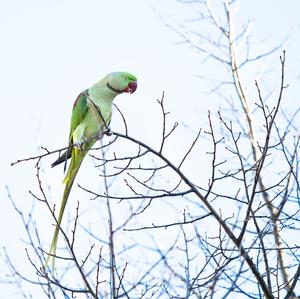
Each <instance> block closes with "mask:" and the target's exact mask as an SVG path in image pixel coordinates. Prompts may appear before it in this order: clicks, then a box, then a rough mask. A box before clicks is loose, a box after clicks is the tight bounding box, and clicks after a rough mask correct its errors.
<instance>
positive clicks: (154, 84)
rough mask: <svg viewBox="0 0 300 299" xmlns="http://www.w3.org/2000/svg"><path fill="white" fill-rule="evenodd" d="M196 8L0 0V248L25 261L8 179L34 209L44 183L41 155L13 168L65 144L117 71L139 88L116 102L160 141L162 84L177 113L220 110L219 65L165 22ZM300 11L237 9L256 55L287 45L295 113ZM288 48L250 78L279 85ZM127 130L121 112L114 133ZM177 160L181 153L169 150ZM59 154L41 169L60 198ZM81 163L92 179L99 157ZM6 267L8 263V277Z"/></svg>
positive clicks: (145, 135) (299, 5)
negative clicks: (86, 95) (79, 104)
mask: <svg viewBox="0 0 300 299" xmlns="http://www.w3.org/2000/svg"><path fill="white" fill-rule="evenodd" d="M190 11H191V10H190V8H189V7H188V6H186V7H183V6H182V5H180V4H178V3H177V1H175V0H160V1H159V0H152V1H150V0H149V1H146V0H128V1H122V0H111V1H100V0H85V1H79V0H54V1H46V0H26V1H22V0H10V1H4V0H2V1H0V38H1V46H0V88H1V95H2V96H1V103H2V110H1V118H0V122H1V127H2V134H1V135H2V146H1V153H2V154H1V162H0V165H1V170H0V171H1V189H0V192H1V193H0V195H1V198H0V222H1V225H0V240H1V242H0V245H1V248H2V247H4V246H5V247H6V248H7V251H8V252H9V254H11V256H12V257H13V258H15V260H16V262H17V263H19V264H22V259H24V258H25V259H26V257H25V255H24V247H25V246H24V243H23V242H22V236H23V234H24V230H23V225H22V223H21V222H20V218H19V217H18V215H17V214H16V212H15V211H14V210H13V208H12V206H11V204H10V203H9V201H8V199H7V192H6V189H5V186H6V185H7V186H8V188H9V190H10V192H11V195H12V196H13V198H14V200H15V202H16V203H17V205H18V207H20V208H21V209H24V211H27V212H28V210H29V209H30V207H31V206H32V198H31V197H30V195H29V193H28V191H29V190H37V184H36V178H35V169H34V162H26V163H22V164H19V165H16V166H14V167H11V166H10V163H11V162H12V161H15V160H17V159H19V158H25V157H29V156H32V155H36V154H37V148H38V146H41V145H42V146H45V147H47V148H48V149H50V150H53V149H56V148H61V147H63V146H65V145H66V143H67V138H68V132H69V121H70V115H71V108H72V105H73V102H74V100H75V99H76V96H77V95H78V94H79V93H80V92H81V91H82V90H84V89H86V88H88V87H89V86H90V85H92V84H93V83H95V82H96V81H98V80H99V79H101V78H102V77H103V76H104V75H106V74H107V73H109V72H112V71H118V70H125V71H129V72H132V73H133V74H135V75H136V76H137V77H138V80H139V86H138V90H137V92H136V93H135V94H133V95H122V96H120V97H119V98H118V99H117V100H116V104H117V105H118V106H119V107H120V108H121V109H122V111H123V112H124V115H125V117H126V120H127V122H128V126H129V132H131V134H132V135H133V136H134V137H136V138H138V139H141V140H142V141H144V142H145V143H149V144H154V145H155V142H156V137H155V136H153V132H155V131H156V129H158V128H159V126H160V114H159V109H158V106H157V102H156V99H158V98H160V97H161V95H162V92H163V91H165V95H166V99H165V100H166V105H167V107H168V109H169V111H171V119H173V120H176V121H178V122H184V123H185V124H187V125H188V126H190V127H192V128H194V129H195V130H197V128H199V127H202V126H205V125H206V123H207V121H206V120H207V118H206V115H207V111H208V110H209V109H211V110H213V111H215V112H216V111H217V109H218V107H219V105H220V99H218V98H217V97H216V96H215V95H214V96H213V95H211V94H207V93H205V91H207V86H206V85H205V84H204V82H203V80H200V79H199V78H198V77H197V75H198V76H199V75H200V76H201V75H205V76H210V77H212V76H214V72H216V70H215V69H211V68H209V67H208V66H207V65H205V64H203V63H202V62H203V61H202V58H201V57H200V55H199V54H198V53H197V52H196V51H195V50H193V49H190V48H189V47H188V46H187V45H184V44H180V43H178V42H180V41H181V40H180V37H179V36H178V35H176V33H174V32H173V31H172V30H170V29H169V28H168V27H166V26H165V24H164V23H163V21H162V20H161V18H163V19H164V20H165V22H171V23H172V22H173V23H176V22H179V23H180V22H182V21H183V20H186V19H189V18H190ZM299 11H300V2H299V1H297V0H294V1H292V0H291V1H283V0H282V1H279V0H276V1H274V0H263V1H261V0H251V1H249V0H248V1H245V0H242V1H240V5H239V7H238V12H237V24H240V22H246V20H247V19H249V20H250V21H251V22H253V25H252V33H251V36H252V38H253V40H254V44H255V46H254V47H253V48H252V51H253V52H252V53H253V55H256V54H258V53H261V52H265V51H268V50H270V49H272V48H273V47H275V46H277V45H279V44H280V43H283V47H282V48H283V49H286V51H287V81H288V83H289V84H290V87H289V90H288V95H289V98H288V100H287V102H286V104H285V105H286V108H287V109H290V110H293V109H295V107H297V108H298V106H299V103H300V101H299V90H300V83H299V82H300V81H299V79H300V56H299V53H300V41H299V40H300V39H299V36H300V20H299ZM200 30H202V29H200ZM280 54H281V50H278V51H277V52H275V53H274V54H273V55H272V56H271V57H270V58H268V59H266V60H265V62H264V64H263V65H260V68H261V69H260V70H256V69H255V70H252V69H250V72H249V74H248V77H247V78H246V80H247V81H248V82H250V83H251V82H252V83H253V82H254V80H255V79H256V77H255V76H256V75H255V73H256V72H260V71H261V72H263V71H268V73H267V74H266V76H265V77H264V79H265V80H264V81H268V82H269V83H268V86H267V87H268V88H269V89H270V90H272V88H273V87H274V86H276V84H278V82H279V79H280V77H279V69H280V63H279V58H278V57H279V55H280ZM222 72H223V71H222ZM222 72H221V74H222ZM218 75H220V72H218ZM250 83H249V84H250ZM121 129H122V126H121V123H120V122H119V121H118V120H117V118H116V120H115V122H114V118H113V121H112V130H115V131H121ZM182 138H184V136H182ZM173 142H174V145H175V146H176V147H177V148H178V149H181V147H183V145H182V142H181V140H175V141H173ZM170 158H171V159H172V158H174V159H176V153H174V152H170ZM53 160H55V156H51V157H50V158H47V159H45V160H44V163H43V166H44V168H45V173H46V174H47V176H46V179H45V180H46V182H47V184H48V185H49V186H50V187H49V188H50V189H51V190H50V191H49V192H50V193H51V196H52V200H53V201H56V199H55V198H56V197H57V200H59V199H60V196H61V195H60V194H61V185H60V182H61V180H62V178H63V173H62V169H61V168H54V169H50V163H51V162H52V161H53ZM83 167H84V169H83V170H82V174H81V175H80V177H82V178H83V179H84V174H86V173H87V171H88V170H89V168H91V167H92V163H91V162H87V163H86V164H85V165H84V166H83ZM191 171H192V172H193V170H192V169H191ZM79 179H80V178H79ZM45 226H46V228H45V230H46V231H47V230H49V229H50V228H51V229H52V227H51V226H49V222H45ZM48 237H49V240H50V235H48ZM1 256H2V257H3V251H1V255H0V259H1ZM21 268H22V266H21ZM24 268H26V267H25V266H24ZM5 274H7V269H6V268H5V265H4V263H3V260H0V279H3V278H4V276H5ZM0 289H1V297H2V298H21V297H20V296H19V295H18V294H16V293H14V291H15V290H14V288H13V287H12V286H9V285H6V284H0Z"/></svg>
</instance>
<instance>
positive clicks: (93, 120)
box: [45, 72, 137, 270]
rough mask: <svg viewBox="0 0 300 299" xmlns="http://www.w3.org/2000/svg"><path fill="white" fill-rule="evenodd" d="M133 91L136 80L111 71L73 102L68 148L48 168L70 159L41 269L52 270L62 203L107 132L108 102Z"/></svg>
mask: <svg viewBox="0 0 300 299" xmlns="http://www.w3.org/2000/svg"><path fill="white" fill-rule="evenodd" d="M136 89H137V78H136V77H135V76H134V75H132V74H130V73H127V72H113V73H110V74H108V75H107V76H105V77H104V78H103V79H102V80H100V81H99V82H97V83H96V84H94V85H93V86H91V87H90V88H89V89H87V90H85V91H84V92H82V93H81V94H80V95H79V96H78V97H77V99H76V101H75V103H74V106H73V111H72V117H71V128H70V135H69V149H68V150H66V151H65V152H64V153H63V154H62V155H60V157H59V158H58V159H57V160H56V161H55V162H54V163H53V164H52V165H51V166H52V167H54V166H56V165H58V164H60V163H63V162H64V163H65V166H64V169H66V162H67V159H69V158H71V163H70V165H69V168H68V171H67V174H66V176H65V178H64V181H63V182H64V184H65V189H64V193H63V197H62V201H61V206H60V210H59V214H58V218H57V224H56V227H55V231H54V235H53V238H52V242H51V246H50V250H49V253H48V257H47V260H46V264H45V269H46V268H47V265H48V264H49V262H50V260H52V270H54V262H55V255H56V247H57V239H58V234H59V229H60V225H61V222H62V217H63V213H64V210H65V207H66V203H67V200H68V197H69V194H70V191H71V188H72V185H73V182H74V179H75V177H76V174H77V172H78V170H79V168H80V165H81V163H82V161H83V159H84V157H85V155H86V154H87V152H88V150H89V149H90V148H91V147H92V146H93V144H94V143H95V142H96V141H97V140H98V139H101V138H102V137H103V135H104V134H105V133H107V132H109V124H110V120H111V116H112V102H113V100H114V98H115V97H116V96H117V95H119V94H121V93H123V92H126V93H133V92H135V90H136Z"/></svg>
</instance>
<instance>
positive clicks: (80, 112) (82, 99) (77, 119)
mask: <svg viewBox="0 0 300 299" xmlns="http://www.w3.org/2000/svg"><path fill="white" fill-rule="evenodd" d="M87 111H88V104H87V94H86V92H82V93H81V94H80V95H79V96H78V97H77V99H76V101H75V103H74V106H73V110H72V116H71V126H70V135H69V143H72V136H73V133H74V131H75V129H76V128H77V126H78V125H79V124H80V123H81V122H82V120H83V119H84V116H85V114H86V112H87Z"/></svg>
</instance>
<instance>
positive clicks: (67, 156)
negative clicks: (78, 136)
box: [51, 149, 72, 167]
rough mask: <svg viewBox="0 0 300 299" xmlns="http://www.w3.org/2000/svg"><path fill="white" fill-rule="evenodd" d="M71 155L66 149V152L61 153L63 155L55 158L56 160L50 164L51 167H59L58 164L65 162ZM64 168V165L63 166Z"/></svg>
mask: <svg viewBox="0 0 300 299" xmlns="http://www.w3.org/2000/svg"><path fill="white" fill-rule="evenodd" d="M71 155H72V150H71V149H67V150H66V151H64V152H63V154H62V155H61V156H59V157H58V158H57V160H55V161H54V162H53V163H52V164H51V167H55V166H56V165H59V164H60V163H63V162H66V161H67V160H68V159H70V158H71ZM65 167H66V165H65Z"/></svg>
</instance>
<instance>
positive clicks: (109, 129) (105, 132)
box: [104, 128, 114, 136]
mask: <svg viewBox="0 0 300 299" xmlns="http://www.w3.org/2000/svg"><path fill="white" fill-rule="evenodd" d="M113 133H114V132H113V130H112V129H111V128H107V129H106V130H105V131H104V134H105V135H107V136H112V135H113Z"/></svg>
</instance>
